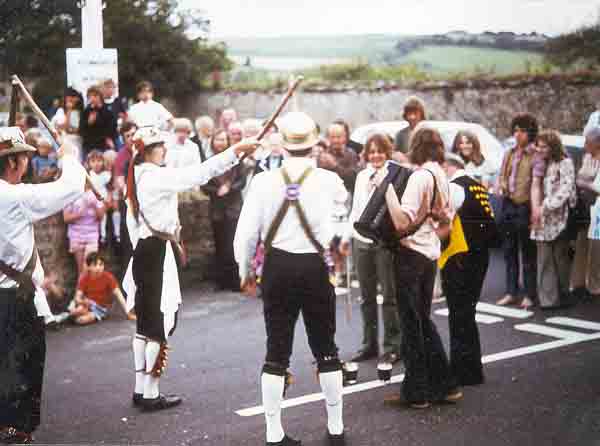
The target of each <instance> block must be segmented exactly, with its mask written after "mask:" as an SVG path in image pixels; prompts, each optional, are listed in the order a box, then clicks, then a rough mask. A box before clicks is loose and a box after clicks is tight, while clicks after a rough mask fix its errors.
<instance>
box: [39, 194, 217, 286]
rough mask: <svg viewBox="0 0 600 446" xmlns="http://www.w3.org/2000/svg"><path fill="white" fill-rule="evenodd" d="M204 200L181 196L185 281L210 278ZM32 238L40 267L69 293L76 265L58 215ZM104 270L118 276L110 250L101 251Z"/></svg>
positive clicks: (208, 229) (210, 251) (211, 250)
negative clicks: (105, 261)
mask: <svg viewBox="0 0 600 446" xmlns="http://www.w3.org/2000/svg"><path fill="white" fill-rule="evenodd" d="M208 206H209V202H208V198H207V197H206V196H205V195H204V194H202V193H201V192H189V193H184V194H181V196H180V205H179V215H180V219H181V224H182V226H183V230H182V238H183V239H184V240H185V246H186V249H187V251H188V255H189V258H190V266H189V268H188V269H187V270H186V271H185V272H184V273H183V279H184V280H186V279H188V281H189V280H194V281H197V280H205V279H207V278H210V277H212V274H213V269H214V265H213V258H214V242H213V237H212V229H211V226H210V222H209V219H208ZM35 239H36V244H37V247H38V250H39V254H40V258H41V259H42V265H43V266H44V269H45V271H46V274H48V273H49V272H51V271H52V272H55V273H56V275H57V284H58V285H60V286H63V287H66V288H67V289H68V290H73V289H74V287H75V283H76V275H77V274H76V265H75V261H74V259H73V256H72V255H70V254H69V244H68V240H67V227H66V225H65V223H64V220H63V217H62V214H61V213H59V214H56V215H53V216H52V217H49V218H47V219H45V220H43V221H41V222H38V223H36V225H35ZM104 254H105V255H106V257H107V259H108V262H109V265H108V268H109V269H110V270H111V271H112V272H113V273H114V274H115V275H117V277H118V276H119V274H120V270H119V269H120V259H119V258H117V257H115V255H114V253H113V252H112V251H111V250H108V249H106V250H104Z"/></svg>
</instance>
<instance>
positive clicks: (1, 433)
mask: <svg viewBox="0 0 600 446" xmlns="http://www.w3.org/2000/svg"><path fill="white" fill-rule="evenodd" d="M35 151H36V149H35V148H34V147H31V146H29V145H27V144H25V138H24V136H23V133H21V130H19V128H18V127H11V128H6V127H4V128H0V227H1V228H2V230H1V231H0V376H1V377H2V382H1V384H0V443H4V442H6V443H31V442H32V441H33V439H32V432H33V431H34V430H35V429H36V428H37V427H38V426H39V424H40V418H41V406H40V402H41V398H42V382H43V376H44V362H45V358H46V340H45V331H44V318H50V319H52V313H51V312H50V308H49V307H48V302H47V301H46V296H45V294H44V291H43V290H42V283H43V281H44V270H43V269H42V264H41V262H40V259H39V256H38V253H37V250H36V248H35V240H34V233H33V225H34V223H35V222H37V221H40V220H42V219H44V218H47V217H49V216H51V215H53V214H56V213H57V212H60V211H61V210H62V209H63V208H64V207H65V206H66V205H67V204H69V203H71V202H72V201H75V200H76V199H78V198H79V197H80V196H81V195H82V194H83V192H84V187H85V170H84V169H83V167H82V166H81V165H80V164H79V162H78V161H77V160H76V159H75V157H74V156H73V154H74V149H70V148H66V147H61V148H60V149H59V151H58V156H59V158H62V175H61V177H60V179H58V180H57V181H54V182H52V183H46V184H22V183H21V179H22V178H23V175H24V174H25V172H27V166H28V164H29V158H30V155H31V154H33V153H35Z"/></svg>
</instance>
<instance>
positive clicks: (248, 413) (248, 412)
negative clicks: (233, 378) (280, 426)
mask: <svg viewBox="0 0 600 446" xmlns="http://www.w3.org/2000/svg"><path fill="white" fill-rule="evenodd" d="M403 379H404V373H402V374H400V375H394V376H392V378H391V379H390V382H389V384H397V383H400V382H402V380H403ZM385 385H386V384H385V383H383V382H382V381H379V380H376V381H368V382H365V383H360V384H354V385H352V386H346V387H344V395H349V394H351V393H356V392H364V391H365V390H371V389H376V388H378V387H383V386H385ZM323 399H325V396H324V395H323V393H321V392H318V393H310V394H308V395H304V396H299V397H297V398H291V399H289V400H284V401H283V403H282V404H281V408H282V409H285V408H288V407H295V406H301V405H303V404H308V403H314V402H316V401H321V400H323ZM235 413H236V414H238V415H240V416H242V417H253V416H256V415H260V414H262V413H264V409H263V407H262V406H256V407H249V408H248V409H241V410H237V411H236V412H235Z"/></svg>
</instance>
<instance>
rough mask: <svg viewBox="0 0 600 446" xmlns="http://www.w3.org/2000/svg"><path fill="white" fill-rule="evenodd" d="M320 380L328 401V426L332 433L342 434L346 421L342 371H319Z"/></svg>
mask: <svg viewBox="0 0 600 446" xmlns="http://www.w3.org/2000/svg"><path fill="white" fill-rule="evenodd" d="M319 382H320V383H321V390H323V394H324V395H325V401H326V403H327V428H328V429H329V433H330V434H332V435H340V434H341V433H343V432H344V421H343V419H342V407H343V404H342V402H343V398H342V391H343V377H342V371H341V370H337V371H335V372H327V373H319Z"/></svg>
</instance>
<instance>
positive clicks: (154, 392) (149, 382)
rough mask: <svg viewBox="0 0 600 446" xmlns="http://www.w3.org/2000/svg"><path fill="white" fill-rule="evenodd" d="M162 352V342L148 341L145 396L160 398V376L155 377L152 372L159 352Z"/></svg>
mask: <svg viewBox="0 0 600 446" xmlns="http://www.w3.org/2000/svg"><path fill="white" fill-rule="evenodd" d="M159 352H160V344H159V343H158V342H156V341H150V340H149V341H148V343H147V344H146V352H145V353H146V382H145V384H144V398H158V382H159V380H160V379H159V378H155V377H154V376H152V374H151V373H150V372H151V371H152V368H153V367H154V364H155V363H156V358H158V353H159Z"/></svg>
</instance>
